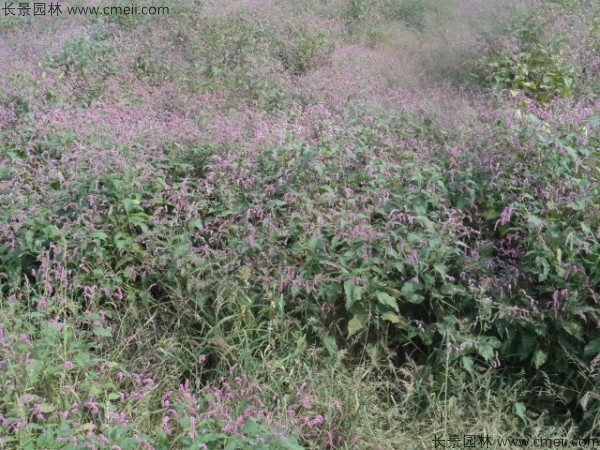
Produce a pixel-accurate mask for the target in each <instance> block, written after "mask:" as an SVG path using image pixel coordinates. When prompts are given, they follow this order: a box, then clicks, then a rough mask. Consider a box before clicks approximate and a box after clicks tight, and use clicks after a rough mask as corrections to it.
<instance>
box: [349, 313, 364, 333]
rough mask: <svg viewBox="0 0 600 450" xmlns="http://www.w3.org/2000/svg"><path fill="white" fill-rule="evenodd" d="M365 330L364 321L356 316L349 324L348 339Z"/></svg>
mask: <svg viewBox="0 0 600 450" xmlns="http://www.w3.org/2000/svg"><path fill="white" fill-rule="evenodd" d="M363 328H364V324H363V323H362V321H361V320H360V319H359V318H358V316H354V317H353V318H352V319H351V320H350V322H348V337H351V336H353V335H355V334H356V333H358V332H359V331H360V330H362V329H363Z"/></svg>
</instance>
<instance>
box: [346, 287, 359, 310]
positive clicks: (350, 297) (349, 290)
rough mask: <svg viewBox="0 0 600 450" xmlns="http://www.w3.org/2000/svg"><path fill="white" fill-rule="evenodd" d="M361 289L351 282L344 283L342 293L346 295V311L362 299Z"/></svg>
mask: <svg viewBox="0 0 600 450" xmlns="http://www.w3.org/2000/svg"><path fill="white" fill-rule="evenodd" d="M362 291H363V288H362V287H360V286H355V285H354V284H353V283H352V281H350V280H347V281H345V282H344V293H345V294H346V309H350V308H351V307H352V305H353V304H354V303H355V302H357V301H359V300H360V299H361V298H362Z"/></svg>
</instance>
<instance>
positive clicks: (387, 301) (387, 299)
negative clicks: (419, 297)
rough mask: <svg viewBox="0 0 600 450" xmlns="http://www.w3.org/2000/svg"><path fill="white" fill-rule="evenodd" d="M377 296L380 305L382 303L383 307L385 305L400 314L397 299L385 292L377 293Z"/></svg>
mask: <svg viewBox="0 0 600 450" xmlns="http://www.w3.org/2000/svg"><path fill="white" fill-rule="evenodd" d="M376 295H377V301H379V303H381V304H382V305H385V306H389V307H390V308H392V309H393V310H394V311H396V312H399V309H398V302H397V301H396V299H395V298H394V297H392V296H391V295H389V294H387V293H385V292H380V291H378V292H377V293H376Z"/></svg>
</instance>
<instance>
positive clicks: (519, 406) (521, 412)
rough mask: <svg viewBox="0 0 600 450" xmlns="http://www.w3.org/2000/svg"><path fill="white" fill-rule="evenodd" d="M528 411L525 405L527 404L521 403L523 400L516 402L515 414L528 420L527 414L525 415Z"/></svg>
mask: <svg viewBox="0 0 600 450" xmlns="http://www.w3.org/2000/svg"><path fill="white" fill-rule="evenodd" d="M526 413H527V407H526V406H525V404H524V403H521V402H516V403H515V414H516V415H517V416H519V417H520V418H521V419H523V420H527V416H526V415H525V414H526Z"/></svg>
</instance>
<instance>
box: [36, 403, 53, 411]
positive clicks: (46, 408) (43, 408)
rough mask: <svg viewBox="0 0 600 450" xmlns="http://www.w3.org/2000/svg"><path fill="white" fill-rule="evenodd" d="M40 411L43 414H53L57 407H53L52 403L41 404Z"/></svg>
mask: <svg viewBox="0 0 600 450" xmlns="http://www.w3.org/2000/svg"><path fill="white" fill-rule="evenodd" d="M39 408H40V411H41V412H43V413H51V412H53V411H55V410H56V405H51V404H50V403H46V402H44V403H40V405H39Z"/></svg>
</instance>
